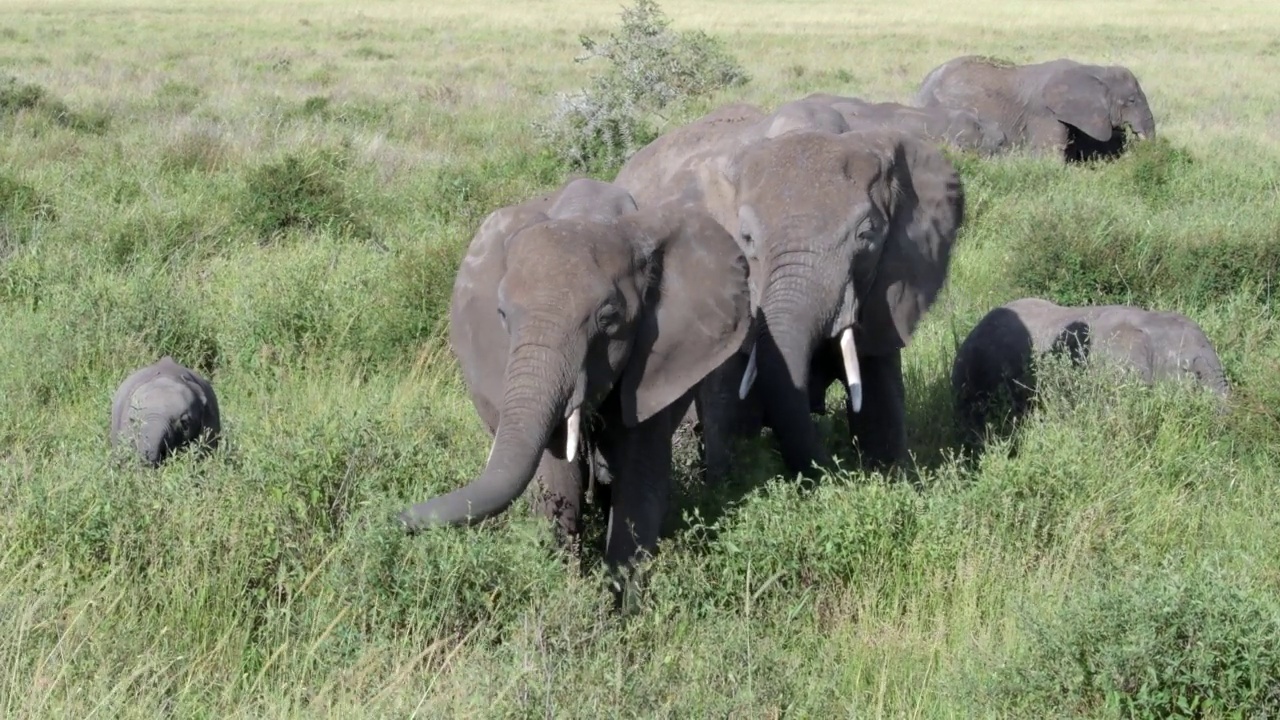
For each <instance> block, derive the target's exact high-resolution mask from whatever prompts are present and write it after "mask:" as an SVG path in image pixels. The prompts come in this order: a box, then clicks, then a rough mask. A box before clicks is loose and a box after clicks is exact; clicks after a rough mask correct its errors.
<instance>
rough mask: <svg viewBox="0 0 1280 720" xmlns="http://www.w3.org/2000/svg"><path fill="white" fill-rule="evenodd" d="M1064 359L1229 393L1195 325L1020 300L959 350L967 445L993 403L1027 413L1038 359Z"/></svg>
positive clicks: (956, 370) (1117, 308) (956, 383)
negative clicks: (1184, 379) (1184, 380)
mask: <svg viewBox="0 0 1280 720" xmlns="http://www.w3.org/2000/svg"><path fill="white" fill-rule="evenodd" d="M1047 353H1052V354H1066V355H1068V356H1069V357H1070V358H1071V359H1072V361H1073V362H1075V363H1077V364H1083V363H1092V362H1097V361H1099V360H1101V361H1103V362H1111V363H1117V364H1119V365H1120V366H1121V367H1122V368H1124V369H1125V370H1128V371H1131V372H1132V373H1133V374H1134V375H1135V376H1136V377H1138V378H1139V379H1141V381H1142V382H1143V383H1146V384H1148V385H1150V384H1152V383H1153V382H1156V381H1160V380H1167V379H1173V378H1178V377H1190V378H1192V379H1193V380H1194V381H1195V382H1196V383H1197V384H1199V385H1200V386H1201V387H1204V388H1207V389H1208V390H1210V391H1212V392H1214V393H1216V394H1217V395H1219V396H1221V397H1223V398H1226V397H1228V396H1229V395H1230V387H1229V386H1228V384H1227V379H1226V375H1225V374H1224V373H1223V371H1222V362H1221V360H1219V358H1218V354H1217V352H1216V351H1215V350H1214V348H1213V343H1211V342H1210V341H1209V338H1208V337H1206V336H1205V334H1204V331H1203V330H1201V329H1200V326H1199V325H1197V324H1196V323H1195V321H1193V320H1191V319H1190V318H1188V317H1186V316H1185V315H1180V314H1178V313H1172V312H1160V311H1154V310H1145V309H1142V308H1138V307H1131V306H1127V305H1085V306H1077V307H1070V306H1061V305H1057V304H1055V303H1053V302H1050V301H1048V300H1044V299H1041V298H1022V299H1020V300H1014V301H1013V302H1010V303H1007V304H1005V305H1002V306H1000V307H998V308H995V309H993V310H992V311H991V312H989V313H987V314H986V315H985V316H983V318H982V319H981V320H980V321H979V322H978V324H977V325H975V326H974V328H973V330H971V331H970V332H969V335H968V337H966V338H965V340H964V342H963V343H962V344H961V345H960V349H959V350H958V351H957V353H956V358H955V360H954V361H953V363H952V367H951V390H952V393H953V398H954V399H955V407H956V411H957V417H958V419H959V423H960V428H961V431H962V433H963V434H964V436H965V438H964V439H965V442H966V443H967V444H969V445H971V446H972V445H976V444H978V443H980V441H981V433H982V431H983V428H984V427H985V425H986V423H987V421H988V419H989V417H988V416H989V413H990V411H991V409H992V408H991V405H990V404H991V403H992V402H993V400H995V399H996V398H997V396H998V395H999V394H1001V393H1007V396H1006V397H1005V400H1006V401H1008V402H1010V403H1011V405H1010V409H1011V411H1012V414H1011V417H1012V418H1017V417H1020V416H1021V415H1023V414H1025V413H1026V411H1027V408H1028V404H1029V402H1030V400H1031V397H1032V396H1033V395H1034V391H1035V386H1036V382H1035V377H1034V364H1033V359H1034V358H1035V357H1038V356H1041V355H1044V354H1047Z"/></svg>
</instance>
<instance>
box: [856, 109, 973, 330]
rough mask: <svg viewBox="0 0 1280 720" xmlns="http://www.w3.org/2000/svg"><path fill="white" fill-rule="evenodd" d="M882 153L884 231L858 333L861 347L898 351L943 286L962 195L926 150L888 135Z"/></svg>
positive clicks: (950, 172) (934, 153) (949, 168)
mask: <svg viewBox="0 0 1280 720" xmlns="http://www.w3.org/2000/svg"><path fill="white" fill-rule="evenodd" d="M890 147H891V152H892V155H893V157H892V160H891V161H890V167H889V172H888V173H887V174H886V178H887V182H888V183H889V187H888V188H887V190H888V193H887V196H888V203H889V208H888V214H889V231H888V233H886V237H885V245H884V249H883V251H882V252H881V256H880V263H879V265H878V267H877V269H876V275H875V280H874V281H873V283H872V286H871V289H870V292H869V293H868V294H867V296H866V300H865V301H864V304H863V308H862V312H861V317H860V323H859V330H860V334H861V336H862V338H864V341H866V342H870V343H871V345H870V346H868V347H896V348H905V347H906V346H907V344H908V343H910V342H911V336H912V334H913V333H914V332H915V330H916V326H917V325H919V323H920V320H921V318H923V317H924V314H925V313H926V312H928V310H929V308H930V307H931V306H932V305H933V302H934V300H936V299H937V297H938V293H939V292H940V291H941V290H942V286H943V285H944V284H945V283H946V280H947V271H948V268H949V266H950V264H951V248H952V246H953V245H954V244H955V239H956V234H957V233H958V232H959V229H960V226H961V225H962V224H963V222H964V207H965V202H964V187H963V185H962V184H961V182H960V175H959V173H957V172H956V169H955V167H954V166H953V165H952V164H951V162H950V161H949V160H947V158H946V157H945V156H944V155H943V154H942V152H941V151H939V150H938V148H937V147H935V146H934V145H932V144H931V143H928V142H925V141H924V140H921V139H918V138H915V137H911V136H907V135H905V134H903V133H896V137H895V138H894V141H893V142H892V143H891V146H890Z"/></svg>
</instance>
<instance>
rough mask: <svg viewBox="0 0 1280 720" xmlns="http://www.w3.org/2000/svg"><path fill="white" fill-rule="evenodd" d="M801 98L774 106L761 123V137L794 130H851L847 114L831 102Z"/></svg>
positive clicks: (837, 132)
mask: <svg viewBox="0 0 1280 720" xmlns="http://www.w3.org/2000/svg"><path fill="white" fill-rule="evenodd" d="M811 98H812V96H810V97H808V98H801V99H800V100H792V101H790V102H785V103H783V104H781V105H779V106H778V107H776V108H774V110H773V112H772V113H770V114H769V117H768V118H767V119H766V120H765V121H764V122H762V123H760V124H759V128H758V132H759V135H758V136H759V137H765V138H774V137H777V136H779V135H781V134H783V133H786V132H790V131H792V130H824V131H826V132H829V133H834V134H836V135H839V134H840V133H844V132H848V131H849V123H848V121H847V120H846V118H845V115H844V114H843V113H841V112H840V111H839V110H837V109H836V108H834V107H832V104H831V103H826V102H822V101H820V100H813V99H811Z"/></svg>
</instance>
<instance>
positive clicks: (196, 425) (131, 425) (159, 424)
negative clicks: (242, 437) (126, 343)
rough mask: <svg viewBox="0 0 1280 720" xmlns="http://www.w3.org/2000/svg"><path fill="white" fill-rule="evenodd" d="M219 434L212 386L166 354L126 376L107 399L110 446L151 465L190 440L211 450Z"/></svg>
mask: <svg viewBox="0 0 1280 720" xmlns="http://www.w3.org/2000/svg"><path fill="white" fill-rule="evenodd" d="M221 434H222V418H221V415H220V413H219V411H218V397H217V395H216V394H215V393H214V391H213V386H212V385H210V384H209V381H208V380H206V379H205V378H204V377H202V376H201V375H200V374H199V373H197V372H195V371H194V370H191V369H190V368H187V367H184V366H183V365H180V364H179V363H178V362H177V361H175V360H174V359H173V358H172V357H170V356H169V355H165V356H164V357H162V358H160V359H159V360H157V361H156V362H154V363H152V364H151V365H148V366H146V367H144V368H140V369H138V370H136V371H134V372H133V373H132V374H130V375H129V376H128V377H126V378H125V379H124V382H122V383H121V384H120V387H119V388H117V389H116V393H115V397H114V398H113V399H112V402H111V428H110V434H109V440H110V444H111V446H112V447H113V448H125V449H128V450H129V451H131V452H132V453H133V454H134V455H136V456H137V457H139V458H140V459H141V460H142V461H143V462H145V463H146V464H148V465H150V466H152V467H156V466H158V465H160V464H161V463H163V462H164V461H165V460H167V459H168V458H169V457H170V456H171V455H173V453H175V452H177V451H178V450H180V449H182V448H184V447H186V446H188V445H192V444H196V445H198V446H200V447H203V448H205V449H207V450H211V449H214V448H216V447H217V446H218V444H219V442H220V440H221Z"/></svg>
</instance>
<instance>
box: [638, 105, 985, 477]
mask: <svg viewBox="0 0 1280 720" xmlns="http://www.w3.org/2000/svg"><path fill="white" fill-rule="evenodd" d="M757 122H758V120H757ZM684 132H685V128H681V129H678V130H676V131H673V134H675V135H676V138H673V139H671V140H667V141H666V142H663V140H664V138H665V137H667V136H664V137H663V138H659V139H658V141H656V142H658V143H662V144H661V145H659V146H656V147H657V149H655V150H653V151H652V152H647V153H646V152H645V151H641V153H637V154H636V155H635V156H633V157H632V159H631V160H630V161H629V162H628V163H627V164H626V165H624V166H623V168H622V169H621V170H620V171H619V173H618V177H617V180H615V182H616V183H617V184H619V185H622V186H623V187H626V188H627V189H628V190H630V191H631V192H632V194H633V195H635V196H636V197H637V199H638V200H639V201H640V202H641V205H642V206H643V205H644V203H645V202H646V201H647V200H648V199H649V198H652V199H653V200H654V201H658V200H661V199H663V198H666V197H671V196H673V195H676V194H677V193H679V194H680V196H681V197H686V198H692V199H694V200H695V201H697V202H698V203H700V204H701V205H702V206H703V207H705V208H707V210H708V212H710V213H711V215H712V216H713V217H715V218H716V219H717V221H718V222H720V223H721V224H722V225H723V226H724V227H725V228H726V229H727V230H728V231H729V233H730V234H731V235H733V236H734V237H736V238H737V240H738V242H739V244H740V246H741V247H742V248H743V252H744V254H745V255H746V257H747V259H748V262H749V264H750V266H751V282H752V286H753V287H752V306H753V310H754V309H756V308H758V310H759V316H758V317H757V323H758V325H759V326H760V327H759V332H758V336H757V339H756V343H755V346H754V347H755V353H756V356H757V362H758V368H757V372H758V379H757V381H756V392H757V394H758V397H759V402H760V405H761V409H762V412H763V416H764V417H763V420H764V424H766V425H768V426H769V427H770V428H772V430H773V433H774V436H775V438H776V439H777V442H778V445H779V447H780V449H781V451H782V457H783V461H784V462H785V463H786V466H787V469H788V471H789V472H791V473H802V474H805V475H812V474H813V473H814V466H815V465H816V466H818V467H819V468H830V467H832V466H833V463H832V460H831V456H830V454H829V453H828V452H827V450H826V448H824V447H823V446H822V444H821V442H820V441H819V437H818V432H817V426H816V425H815V423H814V422H813V418H812V417H811V416H810V414H811V413H812V412H818V413H821V412H825V403H824V394H825V391H826V389H827V387H828V386H829V385H830V384H831V383H832V382H833V381H835V380H837V379H838V380H840V382H841V384H842V385H844V387H845V388H846V390H847V397H848V402H847V403H846V413H847V415H848V418H849V424H850V427H851V431H852V434H853V436H854V438H855V439H857V440H858V441H859V444H860V446H861V450H862V453H863V455H864V457H865V458H866V459H868V460H869V461H871V463H872V464H878V465H886V464H890V463H894V462H901V461H905V460H906V459H907V441H906V415H905V389H904V387H903V378H902V367H901V351H902V349H903V348H905V347H906V345H907V343H909V342H910V340H911V337H912V335H913V333H914V332H915V329H916V327H917V325H918V324H919V322H920V321H921V319H922V318H923V317H924V315H925V314H926V313H927V312H928V310H929V308H930V307H931V306H932V304H933V302H934V299H935V298H936V297H937V294H938V293H939V292H940V291H941V289H942V287H943V284H944V283H945V281H946V277H947V271H948V267H949V263H950V256H951V248H952V245H953V243H954V241H955V237H956V234H957V232H958V231H959V228H960V226H961V224H962V222H963V218H964V192H963V187H962V185H961V181H960V177H959V174H958V173H957V172H956V170H955V167H954V166H952V164H951V163H950V162H949V161H948V160H947V159H946V157H945V156H944V155H943V154H942V153H941V152H940V151H939V149H938V148H937V147H936V146H934V145H933V144H932V143H929V142H927V141H925V140H923V139H921V138H919V137H917V136H915V135H914V134H911V133H908V132H906V131H902V130H897V129H894V128H888V127H862V128H859V129H857V130H853V131H849V132H845V133H842V134H833V133H830V132H825V131H823V130H818V129H815V130H799V129H797V130H791V131H789V132H787V133H784V134H782V135H779V136H777V137H773V138H764V137H755V138H754V139H752V138H751V136H750V132H749V126H748V129H747V130H744V129H743V128H742V124H741V123H740V124H739V126H738V127H736V128H735V127H733V126H726V127H725V129H724V130H723V131H722V133H721V134H720V135H718V136H716V135H712V134H711V133H710V132H709V129H708V128H705V127H704V128H698V129H697V130H696V132H697V134H698V135H700V136H702V137H703V139H704V142H703V143H701V144H696V143H693V142H690V141H688V140H686V139H684V138H680V137H679V136H680V134H682V133H684ZM744 135H746V136H747V138H746V139H745V140H744V139H743V136H744ZM654 147H655V145H650V146H649V147H647V148H645V150H649V149H650V148H654ZM656 178H668V179H669V180H668V181H667V182H665V183H662V184H659V183H657V182H655V179H656ZM677 179H678V180H679V181H678V182H677V181H676V180H677ZM642 197H644V198H646V199H644V200H641V198H642ZM864 401H865V402H864ZM740 407H741V409H742V412H743V413H750V412H751V411H752V408H751V403H750V398H749V397H748V399H747V400H746V401H744V403H743V404H742V405H741V406H740Z"/></svg>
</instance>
